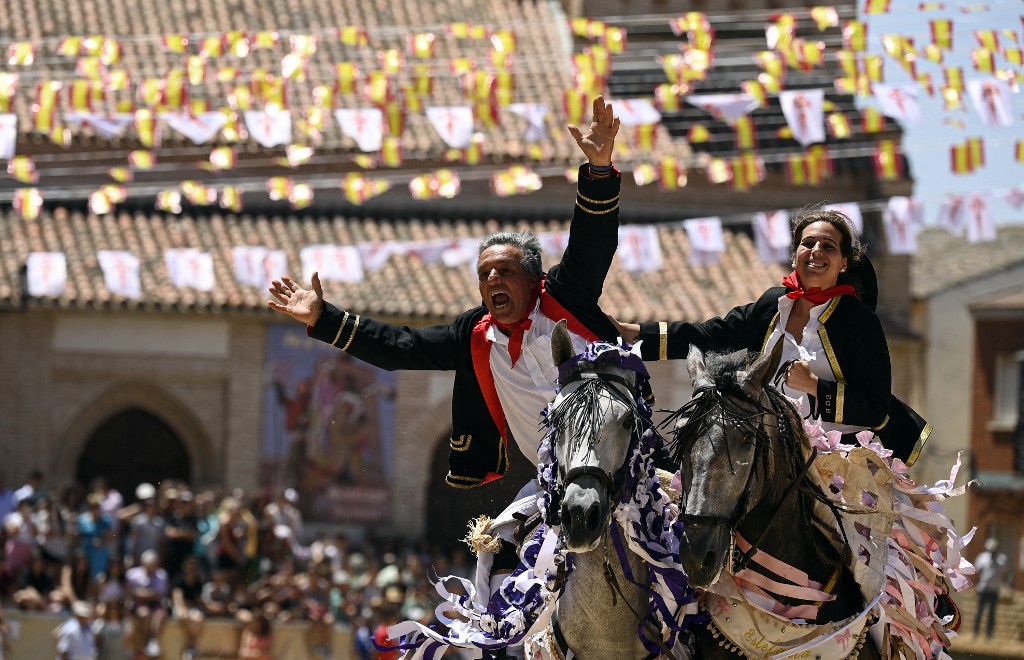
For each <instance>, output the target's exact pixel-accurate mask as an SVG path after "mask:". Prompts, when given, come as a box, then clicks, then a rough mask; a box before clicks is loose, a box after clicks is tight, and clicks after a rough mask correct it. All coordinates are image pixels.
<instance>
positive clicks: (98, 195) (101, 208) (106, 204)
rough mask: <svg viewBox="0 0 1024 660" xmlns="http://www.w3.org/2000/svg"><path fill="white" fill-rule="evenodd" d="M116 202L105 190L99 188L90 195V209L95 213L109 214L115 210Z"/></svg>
mask: <svg viewBox="0 0 1024 660" xmlns="http://www.w3.org/2000/svg"><path fill="white" fill-rule="evenodd" d="M114 203H115V202H114V200H112V199H110V198H109V197H108V196H107V195H106V193H105V192H104V191H103V190H97V191H95V192H93V193H92V194H91V195H89V211H90V212H92V214H93V215H107V214H108V213H110V212H111V211H113V210H114Z"/></svg>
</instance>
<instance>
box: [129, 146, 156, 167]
mask: <svg viewBox="0 0 1024 660" xmlns="http://www.w3.org/2000/svg"><path fill="white" fill-rule="evenodd" d="M128 164H129V165H131V166H132V167H133V168H134V169H137V170H148V169H150V168H151V167H153V165H155V164H156V156H155V155H154V154H153V152H152V151H146V150H144V149H136V150H135V151H130V152H128Z"/></svg>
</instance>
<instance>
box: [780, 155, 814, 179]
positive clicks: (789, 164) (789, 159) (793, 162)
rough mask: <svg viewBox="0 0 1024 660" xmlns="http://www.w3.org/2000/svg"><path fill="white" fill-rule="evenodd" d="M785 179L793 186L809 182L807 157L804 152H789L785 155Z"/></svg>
mask: <svg viewBox="0 0 1024 660" xmlns="http://www.w3.org/2000/svg"><path fill="white" fill-rule="evenodd" d="M786 180H787V181H788V182H789V184H790V185H793V186H806V185H809V184H810V175H809V174H808V165H807V157H806V156H805V155H804V154H789V155H788V156H786Z"/></svg>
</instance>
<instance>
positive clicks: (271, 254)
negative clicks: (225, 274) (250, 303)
mask: <svg viewBox="0 0 1024 660" xmlns="http://www.w3.org/2000/svg"><path fill="white" fill-rule="evenodd" d="M231 258H232V261H233V263H234V267H235V281H236V282H238V283H239V284H242V285H245V286H252V287H257V288H261V289H262V288H266V287H269V286H270V281H271V280H272V279H274V278H275V277H278V276H279V275H280V274H281V273H287V272H288V257H287V256H286V255H285V252H284V250H271V249H268V248H265V247H263V246H255V245H253V246H250V245H236V246H234V247H233V248H231Z"/></svg>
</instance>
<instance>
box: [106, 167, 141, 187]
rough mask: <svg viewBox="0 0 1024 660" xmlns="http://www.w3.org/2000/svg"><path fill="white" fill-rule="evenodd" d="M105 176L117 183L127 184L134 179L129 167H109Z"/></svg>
mask: <svg viewBox="0 0 1024 660" xmlns="http://www.w3.org/2000/svg"><path fill="white" fill-rule="evenodd" d="M107 174H109V175H110V178H111V179H113V180H114V181H117V182H118V183H129V182H131V180H132V179H134V178H135V174H134V173H133V172H132V169H131V168H130V167H123V166H122V167H111V168H110V169H109V170H107Z"/></svg>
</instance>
